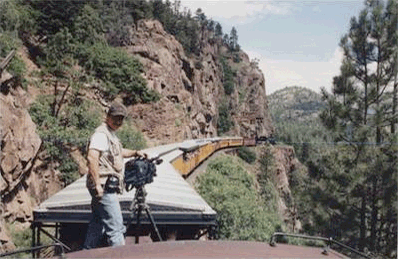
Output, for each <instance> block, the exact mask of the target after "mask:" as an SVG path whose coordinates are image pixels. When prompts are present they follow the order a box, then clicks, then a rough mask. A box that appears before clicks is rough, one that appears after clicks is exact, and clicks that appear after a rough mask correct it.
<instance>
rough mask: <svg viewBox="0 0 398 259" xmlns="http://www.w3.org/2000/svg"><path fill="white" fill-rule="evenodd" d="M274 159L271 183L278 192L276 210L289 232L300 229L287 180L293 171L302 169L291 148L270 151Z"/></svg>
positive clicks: (277, 148)
mask: <svg viewBox="0 0 398 259" xmlns="http://www.w3.org/2000/svg"><path fill="white" fill-rule="evenodd" d="M272 155H273V159H274V174H273V182H274V185H275V187H276V188H277V190H278V192H279V202H278V209H279V214H280V215H282V216H283V219H284V221H285V223H286V226H287V227H288V228H289V230H290V231H291V232H298V231H300V230H301V229H302V226H301V222H300V221H299V219H298V214H297V207H296V204H295V202H294V197H293V195H292V193H291V190H290V185H289V179H290V178H291V174H292V173H293V172H294V171H295V170H299V169H300V168H303V165H302V164H301V163H300V161H298V159H297V158H296V155H295V152H294V148H293V147H291V146H277V147H275V148H273V149H272Z"/></svg>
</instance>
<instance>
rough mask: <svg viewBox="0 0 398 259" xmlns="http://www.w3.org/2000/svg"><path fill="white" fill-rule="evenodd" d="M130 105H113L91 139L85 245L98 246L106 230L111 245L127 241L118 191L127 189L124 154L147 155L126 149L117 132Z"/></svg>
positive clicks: (131, 155)
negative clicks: (89, 205) (90, 199)
mask: <svg viewBox="0 0 398 259" xmlns="http://www.w3.org/2000/svg"><path fill="white" fill-rule="evenodd" d="M126 115H127V109H126V107H125V106H123V105H122V104H120V103H116V102H115V103H113V104H112V105H111V107H110V108H109V111H108V113H107V116H106V120H105V123H103V124H102V125H101V126H99V127H98V128H97V129H96V130H95V132H94V134H93V135H92V137H91V139H90V144H89V148H88V155H87V156H88V157H87V158H88V169H89V170H88V175H87V188H88V190H89V192H90V194H91V197H92V201H91V209H92V219H91V221H90V223H89V226H88V229H87V235H86V241H85V243H84V246H83V248H84V249H91V248H95V247H98V245H99V244H100V242H101V240H102V238H103V234H105V236H106V238H107V244H108V245H109V246H120V245H124V244H125V241H124V233H125V231H126V228H125V226H124V225H123V217H122V212H121V209H120V203H119V199H118V197H117V193H121V192H122V191H123V178H124V161H123V159H124V158H129V157H133V156H138V157H147V154H145V153H142V152H140V151H136V150H130V149H124V148H123V147H122V145H121V143H120V141H119V139H118V137H117V136H116V134H115V132H116V131H117V130H118V129H119V128H120V127H121V126H122V124H123V119H124V118H125V117H126Z"/></svg>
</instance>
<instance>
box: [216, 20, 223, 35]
mask: <svg viewBox="0 0 398 259" xmlns="http://www.w3.org/2000/svg"><path fill="white" fill-rule="evenodd" d="M215 31H216V37H220V38H221V37H222V36H223V32H222V27H221V24H220V23H219V22H218V23H216V27H215Z"/></svg>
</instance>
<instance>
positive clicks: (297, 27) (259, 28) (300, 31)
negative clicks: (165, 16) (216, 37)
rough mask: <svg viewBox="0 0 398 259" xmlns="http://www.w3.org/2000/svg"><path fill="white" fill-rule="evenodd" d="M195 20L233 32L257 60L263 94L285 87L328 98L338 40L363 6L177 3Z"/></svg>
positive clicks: (230, 0) (284, 0) (343, 2)
mask: <svg viewBox="0 0 398 259" xmlns="http://www.w3.org/2000/svg"><path fill="white" fill-rule="evenodd" d="M181 5H182V7H183V8H189V9H191V11H192V13H193V14H195V12H196V10H197V9H198V8H201V9H202V11H203V12H204V13H205V15H206V17H207V19H213V20H214V21H217V22H219V23H220V24H221V26H222V28H223V32H224V33H228V34H230V32H231V29H232V27H235V28H236V30H237V32H238V43H239V45H240V46H241V49H242V50H243V51H244V52H246V53H247V54H248V55H249V58H250V59H251V60H254V59H258V60H259V67H260V69H261V70H262V72H263V74H264V77H265V88H266V92H267V94H272V93H273V92H275V91H277V90H280V89H283V88H285V87H286V86H303V87H307V88H310V89H311V90H314V91H316V92H318V93H319V92H320V89H321V87H324V88H326V90H327V91H329V92H330V89H331V86H332V80H333V77H334V76H336V75H338V74H339V72H340V65H341V61H342V58H343V54H342V51H341V49H340V47H339V43H340V39H341V37H342V36H344V34H346V33H348V31H349V25H350V20H351V18H352V17H354V16H355V17H358V15H359V13H360V11H361V10H362V9H363V8H364V0H317V1H313V0H257V1H242V0H227V1H225V0H211V1H200V0H181Z"/></svg>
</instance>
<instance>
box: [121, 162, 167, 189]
mask: <svg viewBox="0 0 398 259" xmlns="http://www.w3.org/2000/svg"><path fill="white" fill-rule="evenodd" d="M162 162H163V160H162V159H160V158H159V156H156V157H154V158H151V159H147V158H142V157H140V158H135V159H131V160H129V161H128V162H126V164H125V171H124V183H125V187H126V191H130V190H131V189H133V188H138V187H142V186H144V185H145V184H147V183H151V182H153V177H154V176H156V165H160V164H161V163H162Z"/></svg>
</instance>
